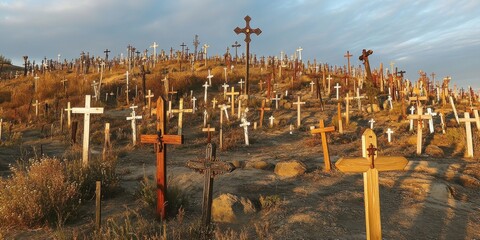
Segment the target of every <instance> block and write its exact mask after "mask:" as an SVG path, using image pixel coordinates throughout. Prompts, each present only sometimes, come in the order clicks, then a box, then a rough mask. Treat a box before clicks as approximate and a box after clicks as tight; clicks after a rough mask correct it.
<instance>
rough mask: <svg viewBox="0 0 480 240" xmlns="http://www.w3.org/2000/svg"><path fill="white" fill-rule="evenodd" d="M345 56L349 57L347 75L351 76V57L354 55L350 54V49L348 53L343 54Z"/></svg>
mask: <svg viewBox="0 0 480 240" xmlns="http://www.w3.org/2000/svg"><path fill="white" fill-rule="evenodd" d="M343 56H344V57H346V58H347V64H348V65H347V75H348V77H350V57H351V56H353V55H352V54H350V52H349V51H347V54H345V55H343Z"/></svg>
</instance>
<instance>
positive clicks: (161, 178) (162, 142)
mask: <svg viewBox="0 0 480 240" xmlns="http://www.w3.org/2000/svg"><path fill="white" fill-rule="evenodd" d="M165 119H166V112H165V101H164V100H163V98H162V97H161V96H160V97H158V99H157V134H152V135H141V136H140V142H141V143H150V144H154V146H155V154H156V157H157V173H156V179H157V214H158V215H159V216H160V217H161V218H162V219H165V217H166V211H165V210H166V208H165V200H166V199H165V198H166V196H167V194H166V192H167V162H166V160H167V144H183V135H167V134H165V128H166V122H165Z"/></svg>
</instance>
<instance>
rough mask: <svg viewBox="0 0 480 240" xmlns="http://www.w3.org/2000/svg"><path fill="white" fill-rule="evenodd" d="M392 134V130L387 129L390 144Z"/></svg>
mask: <svg viewBox="0 0 480 240" xmlns="http://www.w3.org/2000/svg"><path fill="white" fill-rule="evenodd" d="M392 133H393V131H392V129H390V128H389V129H387V137H388V142H389V143H390V142H392Z"/></svg>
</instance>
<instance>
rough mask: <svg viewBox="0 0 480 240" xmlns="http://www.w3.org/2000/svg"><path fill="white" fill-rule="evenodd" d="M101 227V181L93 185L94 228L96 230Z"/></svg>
mask: <svg viewBox="0 0 480 240" xmlns="http://www.w3.org/2000/svg"><path fill="white" fill-rule="evenodd" d="M101 227H102V183H101V182H100V181H97V182H96V185H95V228H96V230H97V231H99V230H100V228H101Z"/></svg>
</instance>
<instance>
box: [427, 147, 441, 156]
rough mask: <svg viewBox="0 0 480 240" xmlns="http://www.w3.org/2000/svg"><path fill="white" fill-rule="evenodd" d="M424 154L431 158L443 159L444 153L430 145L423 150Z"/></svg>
mask: <svg viewBox="0 0 480 240" xmlns="http://www.w3.org/2000/svg"><path fill="white" fill-rule="evenodd" d="M425 154H427V155H429V156H432V157H443V156H444V153H443V150H442V149H441V148H439V147H438V146H436V145H433V144H430V145H428V146H427V147H426V148H425Z"/></svg>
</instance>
